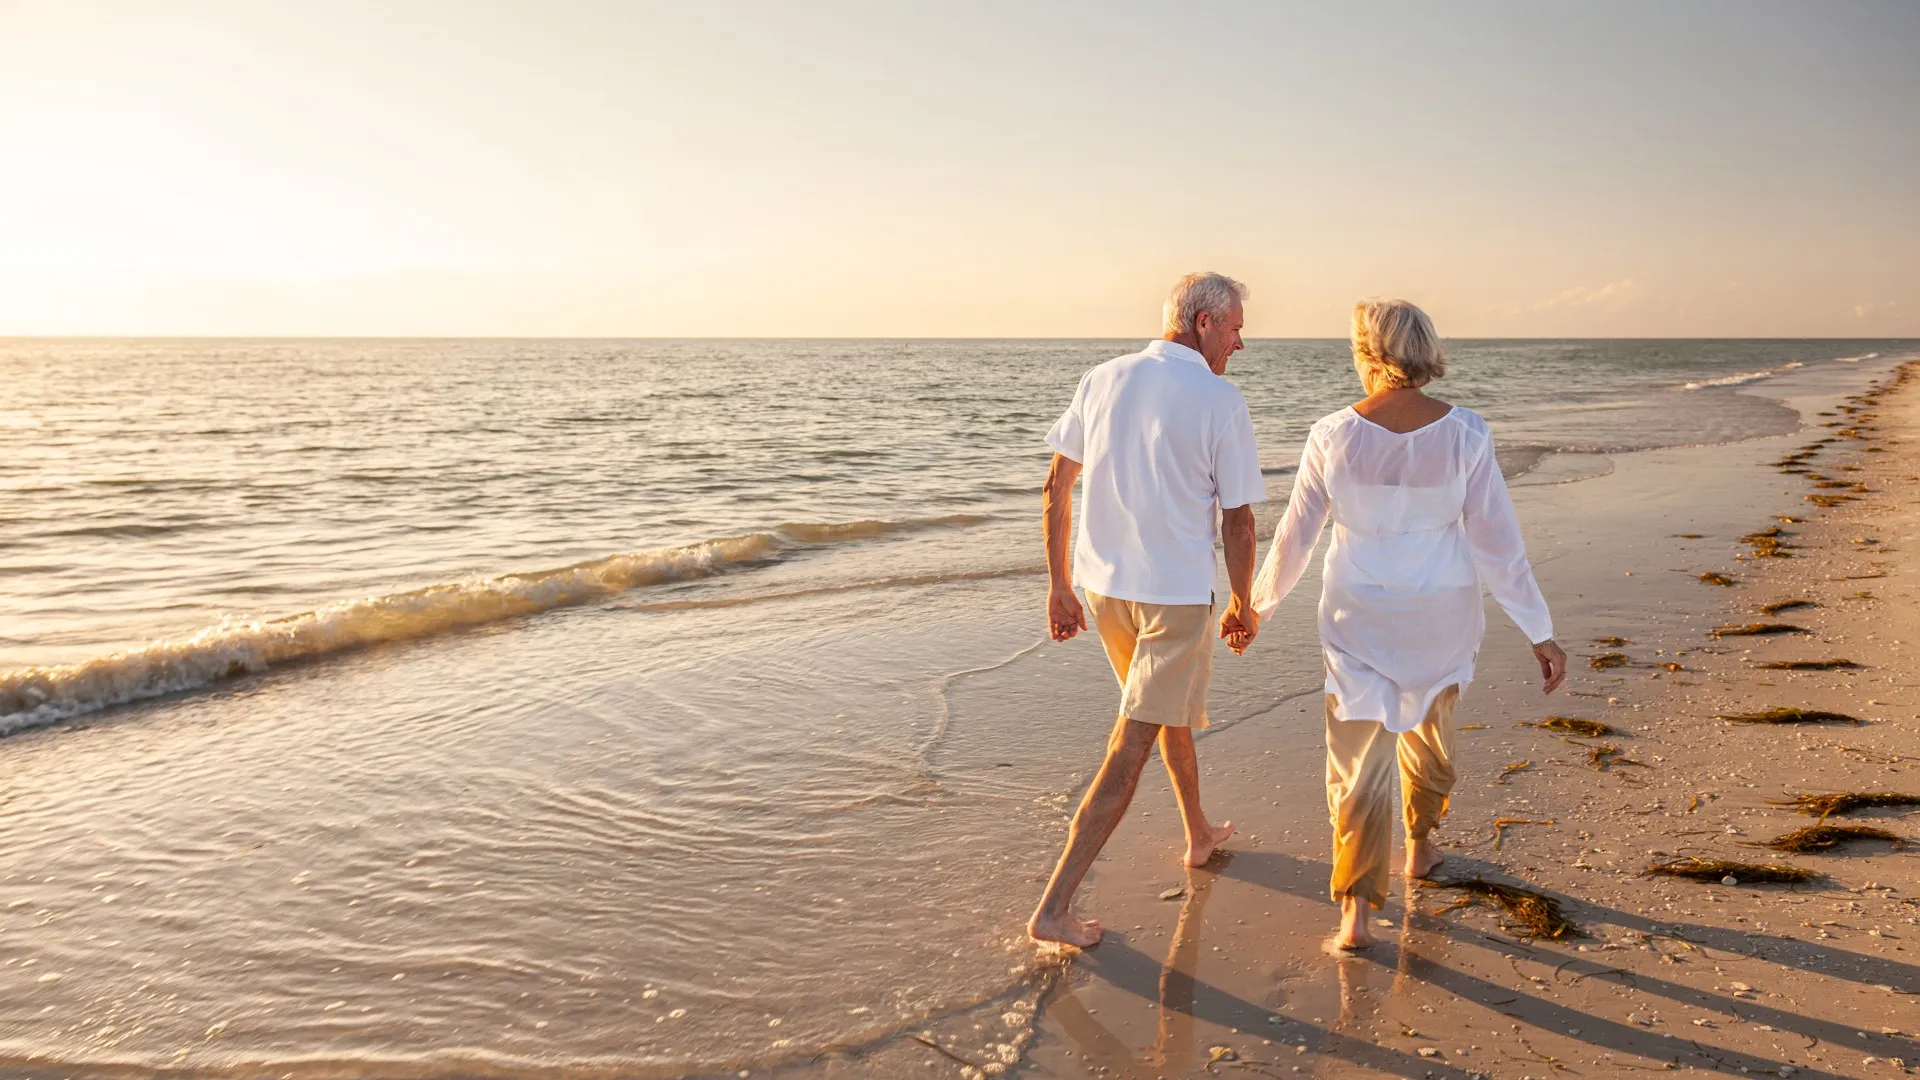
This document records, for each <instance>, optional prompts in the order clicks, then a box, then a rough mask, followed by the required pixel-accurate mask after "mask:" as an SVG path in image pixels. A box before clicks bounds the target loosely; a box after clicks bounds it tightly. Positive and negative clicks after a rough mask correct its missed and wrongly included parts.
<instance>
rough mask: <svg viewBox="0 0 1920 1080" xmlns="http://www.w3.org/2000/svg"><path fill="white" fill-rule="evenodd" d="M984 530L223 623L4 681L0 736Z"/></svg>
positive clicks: (720, 558)
mask: <svg viewBox="0 0 1920 1080" xmlns="http://www.w3.org/2000/svg"><path fill="white" fill-rule="evenodd" d="M980 520H983V519H981V518H977V517H970V516H966V515H953V516H950V517H943V518H930V519H924V520H920V521H905V522H882V521H856V522H847V523H841V524H830V525H782V526H779V527H777V528H775V529H773V530H771V531H769V532H763V533H750V534H748V535H745V536H732V537H724V538H721V539H718V540H709V541H706V542H704V543H700V544H693V545H690V546H687V547H679V548H668V549H665V550H660V551H639V552H627V553H623V554H618V555H610V556H608V557H606V558H604V559H596V560H593V561H591V562H583V563H578V564H576V565H573V566H566V567H561V568H560V569H557V570H545V571H539V572H536V573H531V574H509V575H507V576H505V577H498V578H492V579H475V580H471V581H462V582H452V583H447V584H440V585H429V586H427V587H426V588H424V589H415V590H412V591H410V592H403V593H395V594H392V595H388V596H370V597H364V598H361V599H357V600H343V601H340V602H338V603H334V604H329V605H327V606H325V607H322V608H318V609H315V610H313V611H308V612H304V613H302V614H299V615H294V616H291V617H288V618H284V619H273V620H268V621H251V622H243V621H229V622H223V623H221V624H219V625H217V626H210V627H207V628H206V629H204V630H201V631H199V632H197V633H195V634H192V635H190V636H188V637H184V638H178V639H173V640H166V641H155V642H152V643H150V644H147V645H143V646H141V647H140V648H137V649H130V650H127V651H124V652H116V653H109V654H106V655H104V656H97V657H94V658H93V659H91V660H88V661H85V662H84V663H79V664H65V665H58V666H47V667H34V668H26V669H24V670H21V671H13V672H7V673H0V735H8V734H12V733H13V732H16V731H21V730H25V729H27V728H34V727H42V726H45V725H47V724H52V723H57V722H59V721H61V720H67V719H71V718H72V717H75V716H80V715H83V714H85V713H90V712H94V711H96V710H98V709H103V708H107V707H108V706H112V705H121V704H125V703H127V702H130V701H139V700H141V699H143V698H150V697H158V696H159V695H161V694H171V693H176V692H178V691H182V690H192V689H195V688H197V687H202V686H208V685H210V684H212V683H215V682H218V681H220V680H222V679H229V678H234V677H236V676H240V675H247V674H253V673H256V672H261V671H265V670H267V669H268V668H271V667H274V666H276V665H279V664H286V663H289V662H292V661H296V660H309V659H313V658H315V657H321V656H329V655H332V654H334V653H341V652H346V651H349V650H352V649H359V648H365V647H367V646H370V645H378V644H382V643H385V642H391V641H404V640H407V639H410V638H418V637H426V636H429V635H432V634H438V633H444V632H446V631H449V630H459V629H463V628H466V627H472V626H481V625H484V624H486V623H492V622H499V621H501V620H503V619H511V618H514V617H516V616H521V615H531V614H535V613H537V612H542V611H551V610H553V609H554V608H560V607H567V606H571V605H574V604H582V603H588V602H591V601H594V600H598V599H602V598H604V597H607V596H611V595H613V594H615V593H620V592H625V591H626V590H629V589H636V588H640V587H642V586H646V585H657V584H661V583H663V582H669V581H686V580H691V579H695V578H702V577H708V576H711V575H713V574H717V573H722V572H724V571H726V570H728V569H730V568H733V567H739V566H743V565H749V564H752V563H757V562H764V561H766V560H768V559H772V558H776V557H778V556H779V554H780V553H781V552H783V551H789V550H792V549H794V548H796V547H809V546H814V545H819V544H831V543H843V542H848V541H854V540H866V539H873V538H876V537H880V536H886V535H889V534H894V533H902V532H912V531H917V530H920V529H926V528H936V527H941V526H953V525H968V524H973V523H975V522H977V521H980Z"/></svg>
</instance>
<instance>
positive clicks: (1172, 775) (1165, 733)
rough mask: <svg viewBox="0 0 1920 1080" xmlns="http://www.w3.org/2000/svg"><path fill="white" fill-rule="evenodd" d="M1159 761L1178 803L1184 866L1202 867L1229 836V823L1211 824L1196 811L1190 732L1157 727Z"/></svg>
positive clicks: (1195, 763) (1197, 777)
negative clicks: (1184, 840)
mask: <svg viewBox="0 0 1920 1080" xmlns="http://www.w3.org/2000/svg"><path fill="white" fill-rule="evenodd" d="M1160 760H1161V761H1162V762H1164V763H1165V764H1166V766H1167V778H1168V779H1169V780H1172V781H1173V797H1174V799H1175V800H1177V801H1178V802H1179V803H1180V823H1181V824H1182V825H1184V826H1186V829H1187V858H1186V863H1187V865H1188V866H1205V865H1206V864H1207V860H1208V859H1211V858H1213V853H1214V851H1215V850H1217V849H1218V848H1219V847H1220V845H1221V844H1224V843H1226V842H1227V837H1229V836H1232V835H1233V822H1231V821H1223V822H1221V823H1220V824H1218V825H1214V824H1211V823H1210V822H1208V821H1207V813H1206V811H1205V810H1202V809H1201V808H1200V761H1199V758H1197V757H1196V756H1195V755H1194V752H1193V729H1192V728H1183V727H1163V728H1161V729H1160Z"/></svg>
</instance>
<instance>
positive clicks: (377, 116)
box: [0, 0, 1920, 337]
mask: <svg viewBox="0 0 1920 1080" xmlns="http://www.w3.org/2000/svg"><path fill="white" fill-rule="evenodd" d="M1916 49H1920V4H1916V3H1912V2H1910V0H1893V2H1887V3H1872V2H1855V0H1830V2H1820V3H1815V2H1810V0H1808V2H1796V3H1775V2H1770V0H1729V2H1712V0H1670V2H1669V0H1660V2H1635V0H1607V2H1604V3H1603V2H1600V0H1594V2H1591V3H1573V2H1569V0H1544V2H1522V0H1514V2H1506V3H1486V2H1472V0H1458V2H1450V3H1445V4H1434V3H1427V2H1414V3H1366V2H1358V0H1356V2H1353V3H1341V4H1323V3H1283V2H1277V0H1262V2H1253V3H1209V4H1196V3H1164V4H1146V3H1125V2H1120V0H1108V2H1103V3H1085V4H1079V3H1065V2H1059V3H1055V2H1039V3H1036V2H1022V3H1014V2H1005V3H1000V2H991V0H986V2H976V0H968V2H965V3H960V2H954V3H934V2H913V3H897V2H874V3H843V2H836V0H810V2H807V3H790V2H786V3H783V2H768V3H746V2H739V3H730V2H725V0H715V2H702V3H698V4H687V3H657V4H656V3H638V2H633V3H629V2H606V3H593V2H564V0H560V2H546V3H524V4H513V3H494V2H487V0H461V2H448V3H442V4H434V3H416V2H405V0H381V2H377V3H365V4H361V3H355V2H352V0H329V2H328V3H324V4H314V3H305V2H300V3H295V2H291V0H286V2H277V0H243V2H234V3H207V2H201V0H169V2H168V3H165V4H156V3H150V2H145V0H140V2H128V3H92V2H88V0H49V2H44V3H43V2H38V0H0V335H40V334H46V335H233V336H256V335H259V336H411V335H424V336H615V337H620V336H633V337H694V336H719V337H763V336H771V337H781V336H872V337H900V336H910V337H1003V336H1004V337H1028V336H1047V337H1052V336H1060V337H1075V336H1098V337H1128V336H1141V335H1152V334H1154V333H1156V332H1157V330H1158V319H1159V306H1160V300H1161V299H1162V297H1163V296H1164V295H1165V292H1166V289H1167V287H1168V286H1169V285H1170V284H1171V283H1172V281H1173V280H1174V279H1175V278H1177V277H1178V276H1179V275H1180V274H1182V273H1184V272H1187V271H1189V270H1196V269H1213V270H1219V271H1222V272H1225V273H1229V274H1232V275H1234V276H1235V277H1237V278H1240V279H1241V280H1243V281H1245V282H1246V283H1247V284H1248V286H1249V287H1250V288H1251V291H1252V298H1251V301H1250V303H1249V306H1248V312H1247V333H1248V335H1249V336H1256V337H1295V336H1313V337H1321V336H1326V337H1333V336H1344V334H1345V330H1346V317H1347V312H1348V310H1349V309H1350V308H1351V306H1352V303H1353V301H1354V300H1355V299H1358V298H1360V297H1363V296H1369V295H1394V296H1404V297H1406V298H1408V299H1411V300H1414V301H1415V302H1416V303H1419V304H1420V305H1422V306H1423V307H1425V308H1426V309H1427V310H1428V311H1429V312H1430V313H1431V314H1432V315H1433V317H1434V319H1435V321H1436V323H1437V324H1438V326H1439V329H1440V331H1441V333H1442V334H1443V336H1449V337H1488V336H1500V337H1540V336H1548V337H1551V336H1581V337H1585V336H1622V337H1636V336H1710V337H1801V336H1806V337H1904V336H1913V337H1920V64H1915V63H1914V62H1913V56H1914V55H1915V51H1916Z"/></svg>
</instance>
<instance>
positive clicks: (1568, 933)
mask: <svg viewBox="0 0 1920 1080" xmlns="http://www.w3.org/2000/svg"><path fill="white" fill-rule="evenodd" d="M1420 887H1421V888H1424V889H1451V890H1456V891H1458V892H1461V893H1463V894H1464V895H1462V896H1461V897H1460V899H1458V900H1455V901H1454V902H1453V903H1451V904H1448V905H1447V906H1446V907H1443V908H1441V909H1440V910H1439V911H1436V912H1434V913H1433V914H1435V915H1444V914H1446V913H1447V912H1449V911H1458V910H1459V909H1461V908H1464V907H1472V906H1473V905H1475V904H1479V905H1481V906H1483V907H1490V908H1493V909H1495V910H1497V911H1499V912H1500V914H1501V920H1500V922H1501V926H1502V928H1503V929H1505V930H1506V931H1507V932H1508V933H1510V934H1513V935H1514V936H1515V937H1523V938H1529V939H1531V938H1547V939H1549V940H1552V941H1559V940H1562V939H1564V938H1569V937H1579V936H1581V930H1580V928H1579V927H1578V926H1575V925H1574V924H1573V922H1572V921H1571V920H1569V919H1568V918H1567V917H1566V916H1565V915H1563V914H1561V912H1560V901H1559V900H1556V899H1555V898H1553V897H1551V896H1547V895H1545V894H1543V893H1537V892H1534V891H1533V890H1532V889H1522V888H1519V887H1518V886H1514V885H1502V884H1500V883H1499V882H1497V881H1488V880H1487V879H1485V878H1467V879H1465V880H1462V881H1422V882H1420Z"/></svg>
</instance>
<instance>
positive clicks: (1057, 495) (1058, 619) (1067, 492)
mask: <svg viewBox="0 0 1920 1080" xmlns="http://www.w3.org/2000/svg"><path fill="white" fill-rule="evenodd" d="M1078 479H1080V463H1079V462H1077V461H1075V460H1073V459H1072V458H1070V457H1066V456H1064V455H1061V454H1055V455H1053V465H1052V466H1051V467H1050V468H1048V469H1047V483H1046V486H1045V487H1043V488H1041V489H1040V502H1041V506H1042V508H1043V515H1042V518H1041V523H1040V528H1041V531H1042V533H1043V534H1044V535H1045V537H1046V541H1047V632H1048V633H1049V634H1051V635H1052V637H1053V640H1055V641H1065V640H1067V639H1068V638H1070V637H1073V636H1074V635H1075V634H1078V633H1079V632H1080V631H1082V630H1085V629H1086V628H1087V615H1086V612H1084V611H1082V610H1081V608H1080V598H1079V597H1077V596H1075V595H1073V562H1072V558H1071V556H1070V555H1069V553H1068V551H1067V548H1068V545H1069V544H1070V543H1071V541H1072V539H1073V482H1074V481H1075V480H1078ZM1248 565H1249V566H1251V565H1252V564H1251V556H1249V564H1248Z"/></svg>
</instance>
